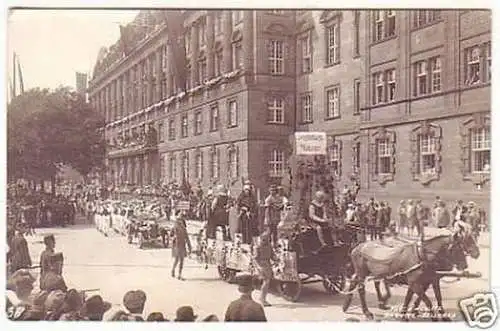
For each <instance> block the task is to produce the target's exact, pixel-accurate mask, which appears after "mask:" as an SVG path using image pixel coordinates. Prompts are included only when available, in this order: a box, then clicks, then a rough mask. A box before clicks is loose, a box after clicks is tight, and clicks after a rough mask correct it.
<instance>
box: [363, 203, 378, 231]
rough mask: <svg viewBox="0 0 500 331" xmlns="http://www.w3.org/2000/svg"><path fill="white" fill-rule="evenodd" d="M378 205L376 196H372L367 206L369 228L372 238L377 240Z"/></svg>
mask: <svg viewBox="0 0 500 331" xmlns="http://www.w3.org/2000/svg"><path fill="white" fill-rule="evenodd" d="M377 209H378V206H377V204H376V203H375V198H373V197H372V198H370V201H369V202H368V206H367V215H366V216H367V228H368V233H369V234H370V240H375V239H376V238H377V214H378V210H377Z"/></svg>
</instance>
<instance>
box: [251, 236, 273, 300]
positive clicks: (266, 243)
mask: <svg viewBox="0 0 500 331" xmlns="http://www.w3.org/2000/svg"><path fill="white" fill-rule="evenodd" d="M275 259H276V258H275V256H274V252H273V247H272V245H271V236H270V233H269V229H266V230H265V231H264V232H263V233H262V235H261V236H260V242H259V243H258V245H257V247H256V250H255V264H256V266H257V269H258V271H259V275H260V278H261V279H262V281H263V282H262V287H261V289H260V303H261V304H262V305H263V306H264V307H270V306H271V304H270V303H269V302H267V299H266V298H267V292H268V291H269V286H270V285H271V280H272V279H273V269H272V266H271V260H275Z"/></svg>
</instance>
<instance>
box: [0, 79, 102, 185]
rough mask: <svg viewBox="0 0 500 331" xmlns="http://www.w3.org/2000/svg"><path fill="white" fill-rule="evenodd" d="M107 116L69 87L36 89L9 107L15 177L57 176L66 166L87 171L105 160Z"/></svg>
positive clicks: (11, 168) (11, 167)
mask: <svg viewBox="0 0 500 331" xmlns="http://www.w3.org/2000/svg"><path fill="white" fill-rule="evenodd" d="M102 125H103V120H102V118H100V116H99V115H98V114H97V113H96V112H95V110H93V109H92V108H91V106H90V104H88V103H86V102H85V100H84V99H83V97H82V96H81V95H79V94H76V93H74V92H71V90H70V89H69V88H59V89H56V90H55V91H49V90H47V89H43V90H41V89H32V90H29V91H27V92H25V93H24V94H22V95H20V96H18V97H16V98H14V99H13V100H12V102H11V103H10V104H9V105H8V107H7V158H8V165H7V173H8V176H9V179H11V180H12V179H16V178H25V179H28V180H46V179H53V178H54V177H55V175H56V174H57V171H58V169H59V168H60V167H61V166H62V165H70V166H72V167H73V168H74V169H76V170H78V171H79V172H80V174H82V175H83V176H86V175H88V174H89V173H90V172H91V171H92V170H94V169H96V168H100V167H101V166H102V165H103V160H104V148H105V145H104V137H103V134H102V133H100V132H99V130H98V129H99V128H100V127H102Z"/></svg>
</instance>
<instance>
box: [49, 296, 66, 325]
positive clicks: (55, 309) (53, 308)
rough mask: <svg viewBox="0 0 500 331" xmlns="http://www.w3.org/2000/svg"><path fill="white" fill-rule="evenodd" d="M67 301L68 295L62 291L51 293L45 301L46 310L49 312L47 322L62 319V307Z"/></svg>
mask: <svg viewBox="0 0 500 331" xmlns="http://www.w3.org/2000/svg"><path fill="white" fill-rule="evenodd" d="M65 299H66V294H65V293H64V292H63V291H61V290H54V291H52V292H49V295H48V296H47V300H45V310H46V311H47V318H46V319H47V320H49V321H57V320H59V317H61V314H62V312H61V307H62V305H63V303H64V300H65Z"/></svg>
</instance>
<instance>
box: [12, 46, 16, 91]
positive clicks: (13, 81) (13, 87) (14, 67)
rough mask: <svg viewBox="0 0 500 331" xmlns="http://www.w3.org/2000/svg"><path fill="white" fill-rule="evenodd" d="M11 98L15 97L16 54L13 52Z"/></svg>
mask: <svg viewBox="0 0 500 331" xmlns="http://www.w3.org/2000/svg"><path fill="white" fill-rule="evenodd" d="M12 73H13V75H14V76H13V79H12V98H15V97H16V52H14V57H13V58H12Z"/></svg>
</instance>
